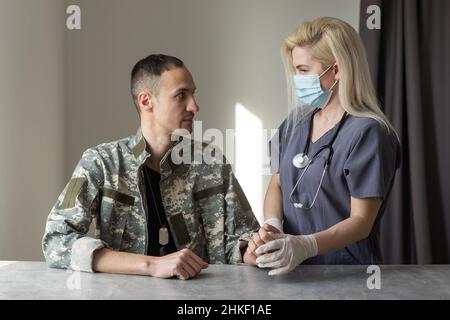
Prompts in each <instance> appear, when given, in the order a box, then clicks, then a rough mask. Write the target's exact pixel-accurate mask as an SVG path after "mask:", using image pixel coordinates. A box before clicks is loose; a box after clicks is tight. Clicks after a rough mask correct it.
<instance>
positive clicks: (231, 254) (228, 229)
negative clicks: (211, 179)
mask: <svg viewBox="0 0 450 320" xmlns="http://www.w3.org/2000/svg"><path fill="white" fill-rule="evenodd" d="M224 170H225V172H224V177H225V178H226V181H227V189H226V194H225V202H226V204H225V206H226V207H225V256H226V260H227V263H230V264H236V263H239V262H242V255H241V249H242V248H243V247H245V246H246V245H247V243H248V241H249V240H251V238H252V236H253V233H254V232H255V231H257V230H258V229H259V227H260V226H259V223H258V221H257V220H256V217H255V215H254V214H253V211H252V208H251V207H250V204H249V202H248V200H247V198H246V196H245V194H244V192H243V191H242V188H241V186H240V184H239V182H238V180H237V179H236V177H235V176H234V174H233V171H232V168H231V166H230V165H229V164H226V165H224Z"/></svg>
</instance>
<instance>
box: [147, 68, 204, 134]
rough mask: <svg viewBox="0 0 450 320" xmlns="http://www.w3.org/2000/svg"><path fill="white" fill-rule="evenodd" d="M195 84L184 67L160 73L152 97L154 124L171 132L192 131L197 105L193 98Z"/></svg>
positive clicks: (197, 109)
mask: <svg viewBox="0 0 450 320" xmlns="http://www.w3.org/2000/svg"><path fill="white" fill-rule="evenodd" d="M195 89H196V87H195V84H194V80H193V79H192V75H191V73H190V72H189V71H188V70H187V69H186V68H174V69H171V70H169V71H165V72H163V73H162V74H161V79H160V83H159V92H158V94H157V95H156V96H153V98H152V104H153V119H154V121H155V124H156V125H157V126H158V127H160V128H162V129H164V130H165V131H167V133H173V132H174V131H175V130H176V129H180V128H181V129H186V130H188V131H189V132H191V131H192V124H193V121H194V115H195V114H196V113H197V112H198V111H199V107H198V105H197V102H196V101H195V98H194V93H195Z"/></svg>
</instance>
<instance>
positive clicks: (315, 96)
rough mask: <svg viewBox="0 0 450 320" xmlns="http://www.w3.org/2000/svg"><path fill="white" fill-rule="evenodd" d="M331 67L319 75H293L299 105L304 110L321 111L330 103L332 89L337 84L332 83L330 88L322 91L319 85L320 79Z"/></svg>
mask: <svg viewBox="0 0 450 320" xmlns="http://www.w3.org/2000/svg"><path fill="white" fill-rule="evenodd" d="M332 67H333V66H332V65H331V66H330V67H328V69H326V70H325V71H324V72H322V73H321V74H320V75H317V74H312V75H297V74H296V75H294V88H295V92H296V93H297V98H298V101H300V103H301V104H302V105H303V106H304V107H306V108H320V109H323V108H325V106H326V105H327V104H328V102H329V101H330V98H331V95H332V94H333V88H334V86H335V85H336V83H337V82H338V81H337V80H336V81H335V82H334V83H333V85H332V86H331V88H330V89H329V90H327V91H323V90H322V87H321V85H320V77H322V76H323V75H324V74H325V73H327V72H328V71H329V70H330V69H331V68H332Z"/></svg>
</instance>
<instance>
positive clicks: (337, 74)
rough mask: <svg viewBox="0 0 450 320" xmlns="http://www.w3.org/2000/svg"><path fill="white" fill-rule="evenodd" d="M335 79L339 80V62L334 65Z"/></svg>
mask: <svg viewBox="0 0 450 320" xmlns="http://www.w3.org/2000/svg"><path fill="white" fill-rule="evenodd" d="M333 71H334V80H339V66H338V64H337V62H336V63H335V64H334V65H333Z"/></svg>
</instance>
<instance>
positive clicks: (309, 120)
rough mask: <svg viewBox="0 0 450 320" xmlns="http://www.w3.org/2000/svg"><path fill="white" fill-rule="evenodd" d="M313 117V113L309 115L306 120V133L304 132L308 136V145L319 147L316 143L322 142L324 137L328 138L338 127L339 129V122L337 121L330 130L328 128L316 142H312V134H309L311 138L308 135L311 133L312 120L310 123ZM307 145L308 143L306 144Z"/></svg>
mask: <svg viewBox="0 0 450 320" xmlns="http://www.w3.org/2000/svg"><path fill="white" fill-rule="evenodd" d="M314 115H315V113H314V112H312V113H311V114H310V116H309V119H308V122H307V123H308V125H307V128H306V129H307V131H306V133H307V135H308V139H309V144H310V145H311V146H316V145H319V143H318V142H320V141H321V140H323V139H324V138H325V137H327V136H329V135H330V134H331V133H333V132H334V131H335V130H336V129H337V128H338V127H339V123H340V121H338V122H337V123H336V124H335V125H334V126H333V127H332V128H330V129H328V130H327V131H326V132H325V133H323V134H322V135H321V136H320V137H319V138H318V139H317V140H316V141H314V142H313V141H312V134H311V137H310V135H309V132H310V131H311V126H312V125H313V122H314V120H312V121H311V118H312V117H313V116H314ZM307 143H308V142H307Z"/></svg>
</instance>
